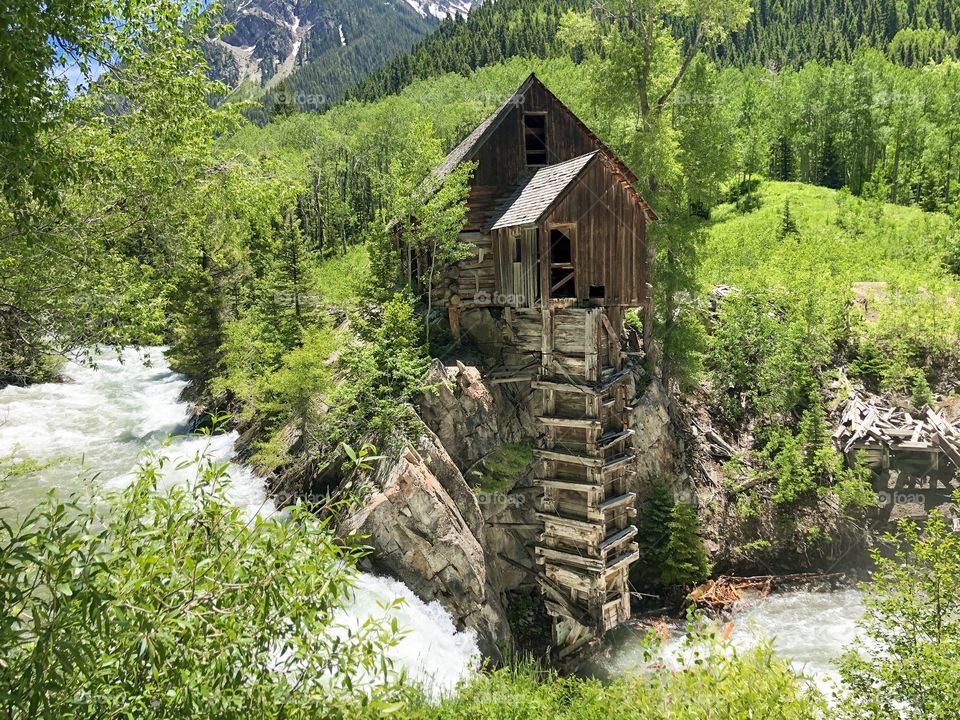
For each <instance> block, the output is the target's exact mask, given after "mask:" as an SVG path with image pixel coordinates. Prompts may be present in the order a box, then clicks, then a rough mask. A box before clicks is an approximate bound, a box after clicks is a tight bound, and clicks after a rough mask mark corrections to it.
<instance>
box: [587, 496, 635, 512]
mask: <svg viewBox="0 0 960 720" xmlns="http://www.w3.org/2000/svg"><path fill="white" fill-rule="evenodd" d="M636 499H637V494H636V493H635V492H628V493H624V494H623V495H618V496H617V497H612V498H609V499H607V500H604V501H603V502H602V503H600V504H599V505H597V509H598V510H600V511H601V512H604V511H607V510H614V509H615V508H618V507H623V506H624V505H632V504H633V502H634V501H635V500H636Z"/></svg>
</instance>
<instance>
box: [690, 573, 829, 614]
mask: <svg viewBox="0 0 960 720" xmlns="http://www.w3.org/2000/svg"><path fill="white" fill-rule="evenodd" d="M844 578H845V576H844V574H843V573H830V574H826V575H824V574H821V573H791V574H788V575H756V576H753V577H736V576H733V575H721V576H720V577H718V578H717V579H716V580H707V581H706V582H705V583H704V584H703V585H700V586H699V587H697V588H694V590H693V592H691V593H690V594H689V595H688V596H687V605H693V606H694V607H696V608H698V609H700V610H709V611H711V612H730V611H732V610H736V609H738V608H737V607H736V605H737V603H743V602H748V601H752V600H759V599H761V598H765V597H766V596H767V595H769V594H770V593H771V592H772V591H773V590H774V589H775V588H779V589H781V590H784V589H790V588H800V587H807V588H814V587H822V586H825V585H826V586H829V587H831V588H834V587H837V585H838V584H840V583H841V582H843V581H844Z"/></svg>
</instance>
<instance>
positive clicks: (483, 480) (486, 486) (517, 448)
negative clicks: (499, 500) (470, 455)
mask: <svg viewBox="0 0 960 720" xmlns="http://www.w3.org/2000/svg"><path fill="white" fill-rule="evenodd" d="M531 462H533V448H532V447H530V445H527V444H524V443H508V444H506V445H501V446H499V447H498V448H497V449H496V450H494V451H493V452H492V453H490V454H489V455H487V456H486V457H485V458H483V460H482V461H481V462H480V463H479V467H477V468H475V469H473V470H471V471H470V472H469V473H468V478H467V479H468V480H470V481H471V482H473V481H476V483H477V487H478V488H479V489H480V490H482V491H483V492H494V493H496V492H509V491H510V490H511V489H512V488H513V486H514V485H515V484H516V482H517V479H518V478H519V476H520V474H521V473H523V472H525V471H526V470H527V468H528V467H529V466H530V463H531Z"/></svg>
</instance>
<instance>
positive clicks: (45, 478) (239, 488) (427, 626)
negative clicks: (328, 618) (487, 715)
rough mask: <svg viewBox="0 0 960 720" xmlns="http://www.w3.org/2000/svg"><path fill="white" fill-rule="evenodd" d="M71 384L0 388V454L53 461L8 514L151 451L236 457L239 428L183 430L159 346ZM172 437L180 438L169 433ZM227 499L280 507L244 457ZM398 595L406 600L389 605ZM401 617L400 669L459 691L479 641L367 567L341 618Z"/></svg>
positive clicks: (5, 495) (99, 366)
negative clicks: (208, 432) (214, 432)
mask: <svg viewBox="0 0 960 720" xmlns="http://www.w3.org/2000/svg"><path fill="white" fill-rule="evenodd" d="M64 372H65V375H66V376H67V378H68V380H69V381H68V382H64V383H46V384H40V385H32V386H30V387H25V388H19V387H8V388H5V389H3V390H0V457H5V456H13V457H14V458H27V457H29V458H31V459H33V460H36V461H39V462H50V463H52V464H51V465H49V466H48V467H46V468H45V469H44V470H43V471H41V472H40V473H37V474H35V475H31V476H29V478H27V479H26V480H18V482H17V483H16V484H14V485H12V486H11V487H7V488H2V489H0V506H2V507H3V508H4V510H3V512H4V513H6V514H12V515H20V516H22V515H23V514H24V513H26V512H27V511H29V510H30V508H32V507H33V506H34V505H36V503H37V502H38V501H39V499H40V498H41V497H42V496H43V495H44V494H45V493H47V492H48V491H49V490H51V489H56V490H57V491H59V492H60V493H61V494H69V493H71V492H81V493H82V492H84V491H85V490H87V489H88V485H89V484H90V483H91V482H92V481H93V480H94V479H95V481H96V482H97V483H98V484H100V485H102V486H103V487H105V488H107V489H120V488H122V487H124V486H125V485H126V484H127V483H129V482H130V481H131V479H132V477H133V472H134V471H135V469H136V467H137V465H138V463H140V462H141V461H142V459H143V454H144V452H145V451H151V452H157V453H160V454H162V455H164V456H165V457H167V458H168V459H169V460H170V461H171V462H169V463H168V464H167V468H168V469H167V470H165V472H164V475H163V482H165V483H167V484H175V483H178V482H185V481H186V480H187V479H188V477H189V476H190V474H191V473H192V472H193V470H192V469H191V468H189V467H187V468H182V469H179V470H178V469H177V468H176V466H177V465H178V464H179V462H180V461H186V460H190V459H192V458H195V457H198V456H199V455H201V454H202V455H205V456H207V457H210V458H213V459H215V460H217V461H219V462H228V461H230V460H231V459H232V458H233V457H234V452H235V448H234V443H235V441H236V434H235V433H231V434H225V435H218V436H215V437H200V436H189V435H186V432H187V430H188V421H189V408H188V406H187V405H186V404H185V403H183V402H181V400H180V394H181V392H182V391H183V389H184V388H185V387H186V385H187V382H186V379H185V378H183V376H181V375H178V374H177V373H175V372H173V371H172V370H171V369H170V366H169V364H168V363H167V361H166V358H165V357H164V355H163V349H162V348H150V349H147V350H144V351H143V352H138V351H136V350H133V349H126V350H124V351H123V352H122V353H121V354H120V355H117V354H116V353H112V354H106V353H105V354H101V355H100V356H98V358H97V363H96V367H95V368H92V367H85V366H81V365H77V364H73V363H71V364H69V365H68V366H67V367H66V368H65V370H64ZM170 436H177V437H174V438H173V439H172V440H169V441H167V439H168V438H169V437H170ZM229 475H230V479H231V484H230V497H231V499H232V500H233V501H234V502H236V503H237V504H238V505H239V506H241V507H243V508H245V509H246V510H247V511H249V512H250V513H257V512H260V513H265V514H269V513H271V512H272V511H273V510H274V507H273V505H272V503H271V502H270V500H269V498H268V497H267V494H266V489H265V487H264V482H263V480H262V479H261V478H259V477H257V476H256V475H255V474H254V473H253V472H251V471H250V470H249V468H246V467H244V466H241V465H238V464H230V465H229ZM397 598H400V599H402V600H403V602H402V603H401V605H400V607H399V608H392V609H390V610H384V608H383V606H384V605H388V604H390V603H391V602H392V601H394V600H396V599H397ZM369 617H372V618H375V619H387V620H389V619H391V618H395V619H396V620H397V623H398V625H399V627H400V629H401V631H403V632H404V633H405V634H404V636H403V638H402V639H401V641H400V642H399V643H398V644H397V645H396V646H395V647H393V648H391V649H390V651H389V652H388V655H389V657H390V659H391V660H392V661H393V663H394V666H395V668H396V669H397V670H398V671H402V672H404V673H405V674H406V675H407V677H409V678H411V679H412V680H414V681H416V682H418V683H420V684H421V685H423V686H424V687H425V688H426V689H427V690H428V692H430V693H431V694H432V695H434V696H439V695H441V694H445V693H448V692H450V691H452V690H453V689H454V688H455V687H456V685H457V683H458V682H460V681H461V680H463V679H465V678H466V677H468V676H469V675H470V673H471V672H472V670H473V668H475V667H476V663H477V660H478V657H479V653H478V651H477V645H476V639H475V637H474V636H473V634H472V633H471V632H469V631H463V632H458V631H457V629H456V628H455V627H454V623H453V620H452V618H451V617H450V615H449V614H448V613H447V612H446V611H444V610H443V608H442V607H440V605H439V604H437V603H435V602H434V603H424V602H423V601H421V600H420V599H419V598H417V597H416V596H415V595H414V594H413V592H411V591H410V589H409V588H407V587H406V586H405V585H403V584H402V583H400V582H397V581H396V580H391V579H389V578H380V577H375V576H373V575H364V574H361V575H360V576H359V577H358V579H357V588H356V590H355V591H354V593H353V597H352V599H351V601H350V603H349V605H348V606H347V607H346V608H345V610H344V614H343V616H342V617H341V618H340V619H339V621H340V622H341V623H342V624H344V625H345V626H359V625H360V624H362V623H363V622H364V620H365V619H366V618H369Z"/></svg>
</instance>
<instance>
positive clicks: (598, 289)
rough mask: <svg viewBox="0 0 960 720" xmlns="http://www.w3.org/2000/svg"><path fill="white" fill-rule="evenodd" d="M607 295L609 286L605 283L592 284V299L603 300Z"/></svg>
mask: <svg viewBox="0 0 960 720" xmlns="http://www.w3.org/2000/svg"><path fill="white" fill-rule="evenodd" d="M606 296H607V288H606V287H604V286H603V285H591V286H590V299H591V300H603V299H604V298H605V297H606Z"/></svg>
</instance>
